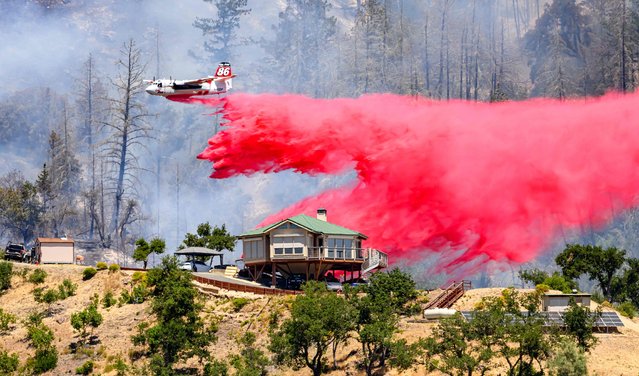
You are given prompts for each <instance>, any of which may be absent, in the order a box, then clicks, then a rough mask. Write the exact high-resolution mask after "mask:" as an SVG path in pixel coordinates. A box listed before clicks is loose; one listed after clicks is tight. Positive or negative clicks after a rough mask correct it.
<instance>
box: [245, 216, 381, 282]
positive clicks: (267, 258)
mask: <svg viewBox="0 0 639 376" xmlns="http://www.w3.org/2000/svg"><path fill="white" fill-rule="evenodd" d="M238 238H239V239H240V240H241V241H242V245H243V250H244V252H243V255H242V258H243V261H244V265H245V267H246V269H248V271H249V274H250V275H251V277H252V278H253V280H256V281H257V280H260V279H261V278H262V276H263V274H264V273H269V274H270V278H271V283H272V286H275V285H276V280H275V279H276V274H278V273H279V274H280V275H282V276H284V277H287V278H288V277H290V276H292V275H295V274H302V275H305V277H306V280H309V279H316V280H317V279H320V278H322V277H323V276H325V275H326V274H327V273H328V272H331V271H341V272H343V273H344V274H346V275H348V273H350V278H353V277H355V276H356V275H357V276H358V277H360V276H361V275H363V274H366V273H369V272H372V271H373V270H375V269H379V268H384V267H386V266H387V265H388V256H387V255H386V254H385V253H384V252H381V251H379V250H376V249H371V248H365V247H364V245H363V243H364V241H365V240H366V239H367V237H366V235H364V234H362V233H359V232H357V231H355V230H351V229H347V228H345V227H342V226H338V225H336V224H333V223H330V222H328V220H327V212H326V210H325V209H319V210H318V211H317V217H316V218H313V217H310V216H308V215H304V214H300V215H296V216H294V217H290V218H287V219H284V220H281V221H279V222H276V223H273V224H270V225H268V226H264V227H260V228H258V229H255V230H252V231H249V232H246V233H244V234H241V235H239V236H238Z"/></svg>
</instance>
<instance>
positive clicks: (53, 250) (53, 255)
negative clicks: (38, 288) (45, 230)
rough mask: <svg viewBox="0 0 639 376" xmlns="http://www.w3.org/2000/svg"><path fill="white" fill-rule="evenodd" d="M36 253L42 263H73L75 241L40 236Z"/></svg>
mask: <svg viewBox="0 0 639 376" xmlns="http://www.w3.org/2000/svg"><path fill="white" fill-rule="evenodd" d="M36 254H37V255H38V257H39V259H40V263H41V264H73V263H74V262H75V242H74V241H73V239H64V238H63V239H58V238H38V239H36Z"/></svg>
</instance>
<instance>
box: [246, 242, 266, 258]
mask: <svg viewBox="0 0 639 376" xmlns="http://www.w3.org/2000/svg"><path fill="white" fill-rule="evenodd" d="M244 257H245V258H246V259H247V260H252V259H257V258H261V257H264V247H263V242H262V239H252V240H244Z"/></svg>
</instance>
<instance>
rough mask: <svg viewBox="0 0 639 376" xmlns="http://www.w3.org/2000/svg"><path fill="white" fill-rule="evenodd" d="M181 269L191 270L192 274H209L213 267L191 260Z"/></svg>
mask: <svg viewBox="0 0 639 376" xmlns="http://www.w3.org/2000/svg"><path fill="white" fill-rule="evenodd" d="M180 269H182V270H190V271H192V272H208V271H209V270H211V266H210V265H208V264H206V263H204V262H202V261H197V260H189V261H184V262H183V263H182V264H180Z"/></svg>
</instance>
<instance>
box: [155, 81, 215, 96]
mask: <svg viewBox="0 0 639 376" xmlns="http://www.w3.org/2000/svg"><path fill="white" fill-rule="evenodd" d="M215 81H216V79H215V78H213V77H211V81H208V82H202V83H200V84H194V83H189V82H188V81H180V80H164V79H163V80H156V81H153V82H152V83H151V84H150V85H149V86H147V87H146V89H145V90H146V92H147V93H149V94H151V95H159V96H163V97H169V96H174V95H177V96H195V95H211V94H222V93H224V92H226V87H225V85H224V83H223V82H221V85H216V82H215Z"/></svg>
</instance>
